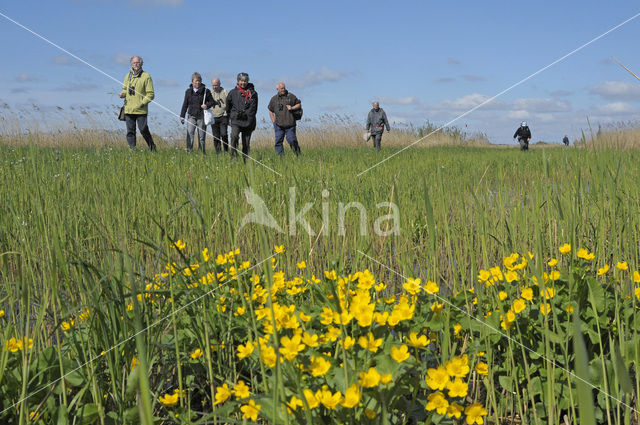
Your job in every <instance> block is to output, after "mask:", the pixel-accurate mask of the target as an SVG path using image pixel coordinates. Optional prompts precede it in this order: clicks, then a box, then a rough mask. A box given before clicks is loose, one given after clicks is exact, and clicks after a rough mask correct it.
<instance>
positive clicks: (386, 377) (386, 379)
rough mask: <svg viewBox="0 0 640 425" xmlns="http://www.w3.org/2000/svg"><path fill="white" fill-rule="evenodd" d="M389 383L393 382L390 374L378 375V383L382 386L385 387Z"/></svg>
mask: <svg viewBox="0 0 640 425" xmlns="http://www.w3.org/2000/svg"><path fill="white" fill-rule="evenodd" d="M391 381H393V376H392V375H391V374H390V373H383V374H382V375H380V383H381V384H382V385H387V384H388V383H389V382H391Z"/></svg>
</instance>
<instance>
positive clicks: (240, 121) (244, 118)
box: [227, 83, 258, 131]
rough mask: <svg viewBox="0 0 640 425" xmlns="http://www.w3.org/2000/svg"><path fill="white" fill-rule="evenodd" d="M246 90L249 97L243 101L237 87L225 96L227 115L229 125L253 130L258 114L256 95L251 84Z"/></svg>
mask: <svg viewBox="0 0 640 425" xmlns="http://www.w3.org/2000/svg"><path fill="white" fill-rule="evenodd" d="M247 90H249V93H251V97H249V98H248V99H245V97H244V96H243V95H242V93H241V92H240V90H238V88H237V87H235V88H233V89H232V90H231V91H230V92H229V96H227V115H228V116H229V124H231V125H234V126H237V127H242V128H248V129H250V130H252V131H253V130H255V128H256V113H257V112H258V93H257V92H256V90H255V88H254V87H253V84H251V83H249V84H247Z"/></svg>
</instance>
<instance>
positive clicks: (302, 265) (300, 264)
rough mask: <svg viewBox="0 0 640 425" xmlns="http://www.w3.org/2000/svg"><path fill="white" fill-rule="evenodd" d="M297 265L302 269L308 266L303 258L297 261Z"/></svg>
mask: <svg viewBox="0 0 640 425" xmlns="http://www.w3.org/2000/svg"><path fill="white" fill-rule="evenodd" d="M296 266H298V268H299V269H300V270H303V269H306V268H307V263H306V262H305V261H304V260H302V261H300V262H299V263H296Z"/></svg>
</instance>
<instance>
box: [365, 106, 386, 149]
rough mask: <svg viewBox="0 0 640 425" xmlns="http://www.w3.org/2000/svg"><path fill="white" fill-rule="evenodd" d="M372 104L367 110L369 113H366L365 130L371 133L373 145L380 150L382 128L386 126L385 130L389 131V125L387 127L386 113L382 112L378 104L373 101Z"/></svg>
mask: <svg viewBox="0 0 640 425" xmlns="http://www.w3.org/2000/svg"><path fill="white" fill-rule="evenodd" d="M372 106H373V108H372V109H371V110H370V111H369V115H367V125H366V130H367V131H368V132H369V133H370V134H371V138H372V139H373V147H374V148H376V150H380V142H381V141H382V133H384V128H385V126H386V127H387V131H391V127H389V120H387V114H386V113H385V112H384V109H382V108H381V107H380V104H379V103H378V102H373V104H372Z"/></svg>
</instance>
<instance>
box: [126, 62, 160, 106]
mask: <svg viewBox="0 0 640 425" xmlns="http://www.w3.org/2000/svg"><path fill="white" fill-rule="evenodd" d="M130 84H131V86H132V87H133V88H134V90H135V93H134V94H133V95H131V94H129V90H128V87H129V85H130ZM122 93H124V94H126V95H127V97H126V98H125V104H124V113H125V114H145V115H146V114H148V113H149V106H148V105H149V102H151V101H152V100H153V98H154V97H155V93H154V91H153V81H151V76H149V74H147V73H146V72H144V71H141V72H140V75H139V76H138V77H134V76H133V74H132V73H131V72H129V73H128V74H127V76H126V77H125V78H124V82H123V83H122Z"/></svg>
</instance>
